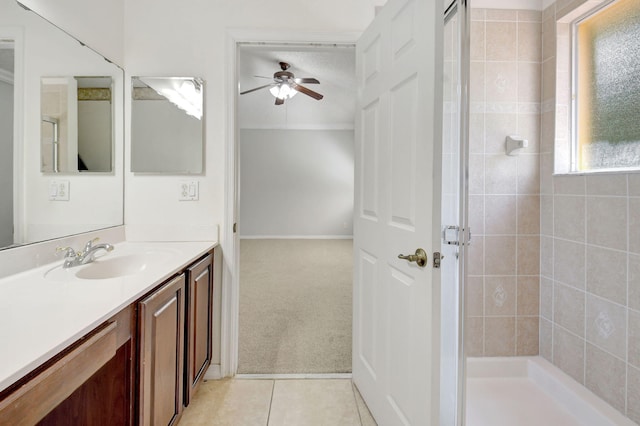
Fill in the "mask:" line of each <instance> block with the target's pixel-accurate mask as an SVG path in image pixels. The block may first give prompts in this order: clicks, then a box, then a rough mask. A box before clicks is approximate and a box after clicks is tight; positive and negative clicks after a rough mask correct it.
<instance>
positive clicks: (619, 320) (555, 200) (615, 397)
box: [540, 0, 640, 423]
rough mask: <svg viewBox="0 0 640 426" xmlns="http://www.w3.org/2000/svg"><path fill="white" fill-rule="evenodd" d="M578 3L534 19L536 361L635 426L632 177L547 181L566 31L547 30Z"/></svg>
mask: <svg viewBox="0 0 640 426" xmlns="http://www.w3.org/2000/svg"><path fill="white" fill-rule="evenodd" d="M582 3H584V1H583V0H574V1H567V0H559V1H558V2H556V3H555V4H553V5H551V6H550V7H549V8H548V9H546V10H545V11H544V12H543V76H542V77H543V87H542V93H543V102H542V138H541V148H540V152H541V185H540V190H541V213H542V214H541V254H542V256H541V284H540V297H541V301H540V302H541V303H540V316H541V319H540V354H541V355H542V356H543V357H545V358H546V359H548V360H550V361H551V362H553V363H554V364H555V365H557V366H558V367H559V368H561V369H562V370H564V371H565V372H566V373H567V374H569V375H570V376H571V377H573V378H574V379H575V380H577V381H578V382H580V383H582V384H583V385H585V386H586V387H587V388H588V389H590V390H591V391H592V392H594V393H595V394H597V395H598V396H600V397H601V398H602V399H604V400H605V401H607V402H608V403H610V404H611V405H612V406H613V407H615V408H616V409H618V410H619V411H620V412H622V413H624V414H626V415H627V416H628V417H629V418H631V419H632V420H634V421H635V422H638V423H640V174H638V173H610V174H590V175H587V176H585V175H556V176H553V170H554V164H553V162H554V152H553V151H554V144H555V145H556V146H557V147H562V146H566V145H567V141H568V139H569V134H570V125H569V123H570V120H569V118H568V117H569V115H568V112H569V99H570V83H569V82H570V80H569V75H570V73H569V70H570V62H569V61H568V55H567V54H566V51H567V50H566V49H567V47H568V43H569V27H568V25H567V24H564V25H562V24H561V25H557V24H556V22H557V19H560V18H562V17H563V16H565V15H566V13H567V12H569V11H572V10H573V9H575V8H576V7H577V6H578V5H579V4H582ZM556 46H559V48H558V49H556ZM564 158H566V157H563V156H562V155H559V154H558V153H556V154H555V161H557V162H561V161H563V160H564Z"/></svg>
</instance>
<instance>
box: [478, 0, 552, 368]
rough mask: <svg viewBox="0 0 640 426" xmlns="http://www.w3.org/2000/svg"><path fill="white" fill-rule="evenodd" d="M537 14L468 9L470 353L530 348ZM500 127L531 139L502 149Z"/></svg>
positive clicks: (534, 328)
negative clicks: (509, 150)
mask: <svg viewBox="0 0 640 426" xmlns="http://www.w3.org/2000/svg"><path fill="white" fill-rule="evenodd" d="M541 22H542V13H541V12H539V11H526V10H496V9H472V10H471V87H470V102H471V104H470V129H469V130H470V147H469V149H470V154H469V155H470V165H469V174H470V178H469V185H470V188H469V216H470V217H469V219H470V227H471V232H472V241H471V246H470V249H469V269H468V274H469V276H468V281H467V307H466V309H467V310H466V312H467V330H466V339H467V341H466V344H467V348H466V349H467V354H468V355H469V356H509V355H536V354H538V325H539V316H538V314H539V281H540V277H539V269H540V268H539V266H540V265H539V259H540V248H539V246H540V196H539V189H540V179H539V176H540V174H539V169H540V161H539V146H540V144H539V139H540V138H539V133H540V72H541V69H540V66H541V62H540V61H541V25H542V24H541ZM507 135H519V136H521V137H523V138H525V139H527V140H528V141H529V146H528V147H527V148H526V149H522V150H520V152H519V153H518V155H515V156H508V155H506V152H505V137H506V136H507Z"/></svg>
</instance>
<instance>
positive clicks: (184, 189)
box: [178, 180, 200, 201]
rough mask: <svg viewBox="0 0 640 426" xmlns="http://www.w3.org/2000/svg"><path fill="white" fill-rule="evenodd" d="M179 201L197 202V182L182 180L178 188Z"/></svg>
mask: <svg viewBox="0 0 640 426" xmlns="http://www.w3.org/2000/svg"><path fill="white" fill-rule="evenodd" d="M178 190H179V193H178V200H179V201H198V196H199V192H200V191H199V189H198V181H197V180H183V181H180V185H179V186H178Z"/></svg>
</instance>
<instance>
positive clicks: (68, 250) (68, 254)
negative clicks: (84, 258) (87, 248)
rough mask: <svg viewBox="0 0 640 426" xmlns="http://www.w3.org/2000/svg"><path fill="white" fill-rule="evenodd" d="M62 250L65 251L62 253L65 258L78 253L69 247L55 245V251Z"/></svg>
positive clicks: (70, 257) (72, 256)
mask: <svg viewBox="0 0 640 426" xmlns="http://www.w3.org/2000/svg"><path fill="white" fill-rule="evenodd" d="M62 251H63V252H65V253H64V257H65V259H67V258H69V259H72V258H74V257H76V256H77V255H78V253H76V251H75V250H74V249H73V248H71V247H56V252H62Z"/></svg>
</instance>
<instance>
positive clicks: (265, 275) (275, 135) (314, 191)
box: [237, 43, 356, 375]
mask: <svg viewBox="0 0 640 426" xmlns="http://www.w3.org/2000/svg"><path fill="white" fill-rule="evenodd" d="M354 62H355V54H354V49H353V46H335V45H333V46H322V45H313V46H312V45H303V44H277V45H276V44H271V45H264V44H255V43H246V44H240V45H238V81H239V86H240V92H241V93H244V92H248V93H244V94H243V95H241V96H239V98H238V115H237V117H238V119H237V123H238V130H237V135H238V137H237V146H238V169H239V172H238V184H239V185H238V187H239V200H238V203H239V218H238V219H239V221H238V223H239V227H238V230H239V245H240V250H239V252H240V253H239V254H240V256H239V264H240V271H239V272H240V273H239V281H240V285H239V328H238V337H239V339H238V373H240V374H244V375H247V374H270V375H273V374H304V375H309V374H345V373H346V374H349V373H351V327H352V299H351V294H352V267H353V261H352V257H353V256H352V250H353V249H352V247H353V246H352V235H353V219H352V217H353V194H354V192H353V167H354V152H353V147H354V142H353V141H354V131H353V123H354V111H355V108H354V105H355V96H356V92H355V63H354ZM281 63H286V64H287V67H284V68H283V65H282V64H281ZM285 70H286V72H290V73H293V74H295V77H296V78H303V80H301V83H300V84H302V85H303V86H304V87H306V88H309V89H311V90H313V91H314V92H316V93H321V94H322V95H323V96H324V98H323V99H322V100H316V99H314V98H312V97H309V96H305V93H295V95H296V96H294V97H291V98H288V99H285V100H284V102H282V103H281V104H278V103H280V101H277V102H278V103H277V102H276V99H277V98H276V97H275V95H273V94H272V93H271V92H270V90H269V89H271V88H272V87H273V85H272V83H273V81H274V80H273V77H272V75H273V74H274V73H276V72H281V71H285ZM313 79H317V80H318V81H319V82H320V83H319V84H318V83H315V82H314V81H313ZM265 86H266V87H265ZM254 88H257V90H255V91H252V89H254Z"/></svg>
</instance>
